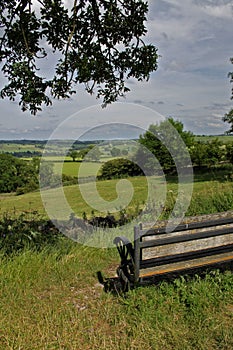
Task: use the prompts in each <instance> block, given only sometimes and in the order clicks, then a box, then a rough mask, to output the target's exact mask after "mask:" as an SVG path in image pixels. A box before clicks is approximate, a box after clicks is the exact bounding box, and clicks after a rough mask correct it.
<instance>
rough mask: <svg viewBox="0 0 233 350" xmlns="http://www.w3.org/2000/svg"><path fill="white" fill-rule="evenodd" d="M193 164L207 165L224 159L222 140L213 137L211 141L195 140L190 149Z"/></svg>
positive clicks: (209, 165)
mask: <svg viewBox="0 0 233 350" xmlns="http://www.w3.org/2000/svg"><path fill="white" fill-rule="evenodd" d="M190 155H191V159H192V162H193V165H197V166H198V167H201V166H208V167H211V166H213V165H216V164H219V163H220V162H221V161H223V160H224V156H225V151H224V146H223V143H222V141H220V140H219V139H218V138H215V139H213V140H211V141H207V142H205V143H204V142H201V141H195V142H194V143H193V146H192V147H191V149H190Z"/></svg>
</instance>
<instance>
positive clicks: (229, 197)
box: [0, 176, 233, 217]
mask: <svg viewBox="0 0 233 350" xmlns="http://www.w3.org/2000/svg"><path fill="white" fill-rule="evenodd" d="M127 180H129V181H130V183H131V184H132V186H133V190H134V195H133V198H132V200H130V203H129V205H128V206H127V208H126V210H127V212H129V213H130V212H133V211H134V209H135V208H136V207H138V206H140V207H141V208H143V207H144V205H145V203H146V201H147V195H148V192H147V191H148V187H147V181H146V178H145V177H135V178H128V179H127ZM153 181H154V182H152V183H154V187H153V190H154V191H155V196H154V198H155V202H157V204H159V205H160V200H159V199H160V198H161V196H162V192H161V191H164V185H165V184H164V182H163V179H161V178H155V179H154V180H153ZM118 182H119V180H107V181H98V182H97V190H98V192H99V194H100V197H101V198H102V199H104V200H105V201H109V202H111V201H114V200H116V199H117V197H118V196H117V192H116V188H117V187H116V186H117V183H118ZM80 186H81V187H79V186H77V185H72V186H65V187H63V190H64V194H65V198H66V200H67V202H68V203H69V205H70V206H71V208H72V209H73V211H74V212H75V214H76V215H77V216H78V217H82V214H83V213H84V212H85V213H86V214H87V215H88V216H90V215H91V212H92V210H93V208H92V207H90V206H89V205H88V204H87V202H86V200H85V199H84V198H83V196H82V194H81V192H80V189H81V190H82V191H84V193H86V195H87V197H88V191H90V188H91V187H90V183H84V184H81V185H80ZM126 186H127V185H126ZM184 186H189V185H188V184H187V185H184ZM59 191H60V190H58V189H57V188H54V189H49V190H45V191H44V192H43V193H44V198H45V200H46V198H47V201H48V202H49V203H51V205H53V206H54V208H55V209H56V211H57V212H59V216H60V215H61V217H62V215H63V214H62V208H60V209H59V197H58V194H59V193H60V192H59ZM91 191H92V190H91ZM126 191H127V193H128V187H126ZM127 193H126V195H127ZM91 194H92V193H90V195H91ZM176 195H177V184H176V183H173V182H172V181H170V182H168V183H167V192H166V196H167V198H166V203H165V205H164V207H165V209H167V212H168V211H169V210H171V208H172V207H173V205H174V202H175V199H176ZM123 196H124V193H123ZM126 199H127V196H126ZM0 200H1V208H0V214H1V215H3V213H5V212H12V213H13V212H16V213H20V212H22V211H38V212H39V213H40V214H42V215H44V216H46V213H45V210H44V207H43V203H42V200H41V195H40V192H39V191H38V192H33V193H27V194H23V195H20V196H15V195H0ZM97 205H98V204H97ZM117 209H118V211H119V210H120V209H122V208H120V204H119V205H118V207H117ZM230 209H233V182H228V181H226V182H219V181H216V180H212V181H210V180H204V179H203V176H202V179H201V180H200V181H197V180H196V181H195V182H194V190H193V196H192V201H191V205H190V207H189V208H188V211H187V215H198V214H201V213H202V212H203V214H204V213H208V212H210V213H211V212H216V211H224V210H230ZM110 212H111V210H110ZM97 213H98V210H97V211H96V214H97Z"/></svg>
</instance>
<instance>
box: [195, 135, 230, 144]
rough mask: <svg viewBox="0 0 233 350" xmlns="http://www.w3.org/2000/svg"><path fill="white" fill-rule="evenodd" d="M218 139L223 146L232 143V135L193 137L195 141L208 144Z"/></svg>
mask: <svg viewBox="0 0 233 350" xmlns="http://www.w3.org/2000/svg"><path fill="white" fill-rule="evenodd" d="M216 138H217V139H218V140H219V141H221V142H223V143H224V144H226V143H228V142H233V136H232V135H220V136H218V135H216V136H215V135H210V136H207V135H205V136H195V140H196V141H201V142H209V141H213V140H215V139H216Z"/></svg>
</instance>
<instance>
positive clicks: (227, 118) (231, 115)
mask: <svg viewBox="0 0 233 350" xmlns="http://www.w3.org/2000/svg"><path fill="white" fill-rule="evenodd" d="M232 81H233V80H232ZM223 121H224V122H227V123H228V124H230V129H229V130H228V131H227V133H228V134H230V133H232V132H233V109H231V110H230V111H229V112H228V113H226V114H225V115H224V117H223Z"/></svg>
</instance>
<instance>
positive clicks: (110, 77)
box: [0, 0, 158, 114]
mask: <svg viewBox="0 0 233 350" xmlns="http://www.w3.org/2000/svg"><path fill="white" fill-rule="evenodd" d="M71 3H72V5H71ZM67 4H69V5H67ZM147 12H148V5H147V3H146V2H145V1H142V0H127V1H125V0H111V1H109V0H98V1H97V0H79V1H77V0H73V2H72V1H69V2H68V1H62V0H46V1H44V0H37V1H32V0H1V2H0V26H1V31H0V62H1V69H2V72H3V74H4V76H5V77H6V78H7V79H8V83H7V85H6V86H5V87H3V88H2V90H1V97H2V98H5V97H8V98H9V99H10V100H15V98H18V99H19V104H20V106H21V109H22V110H23V111H26V110H30V112H31V113H32V114H36V113H37V112H38V110H41V105H42V104H45V105H50V104H52V98H53V97H55V98H67V97H69V96H70V95H72V94H73V93H75V85H76V84H80V83H83V84H84V85H85V89H86V91H87V92H88V93H90V94H92V93H94V92H96V95H97V97H98V98H99V97H102V98H103V105H106V104H108V103H111V102H114V101H116V100H117V99H118V97H120V96H124V94H125V93H126V92H128V91H129V88H128V87H127V86H126V84H125V82H126V80H127V79H129V78H136V79H137V80H139V81H141V80H143V79H146V80H148V79H149V77H150V73H151V72H153V71H155V70H156V69H157V59H158V54H157V49H156V48H155V46H154V45H152V44H145V42H144V41H143V38H144V36H145V34H146V32H147V30H146V27H145V21H146V14H147ZM51 54H53V61H55V65H54V72H53V73H54V74H53V75H52V76H51V77H50V78H49V77H44V75H45V72H43V71H42V66H43V64H41V61H42V62H43V60H44V61H45V60H46V58H48V57H49V55H51Z"/></svg>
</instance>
